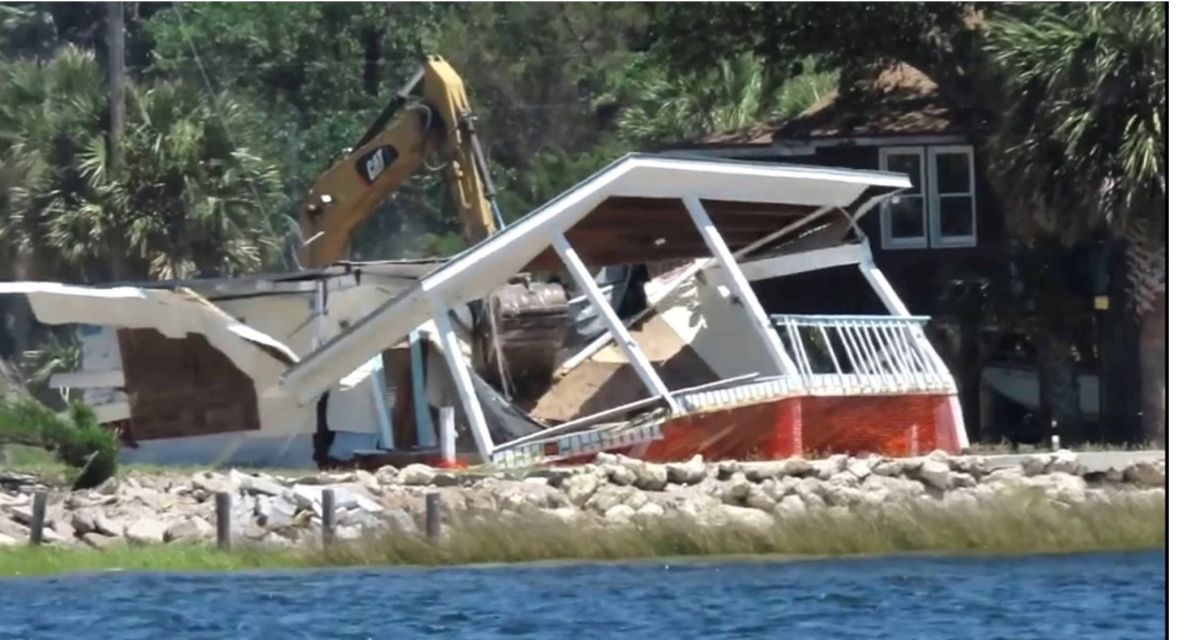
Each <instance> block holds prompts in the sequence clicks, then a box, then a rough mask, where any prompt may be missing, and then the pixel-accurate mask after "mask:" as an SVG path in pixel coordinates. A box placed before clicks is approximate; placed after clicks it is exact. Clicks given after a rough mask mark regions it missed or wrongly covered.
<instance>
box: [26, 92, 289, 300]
mask: <svg viewBox="0 0 1200 640" xmlns="http://www.w3.org/2000/svg"><path fill="white" fill-rule="evenodd" d="M128 112H129V119H128V122H127V125H126V131H125V132H124V136H123V138H122V146H123V147H124V154H123V155H124V157H125V158H126V163H125V166H123V167H121V168H119V169H116V168H114V167H110V166H109V165H108V164H107V157H108V156H107V154H106V153H105V144H104V137H103V136H102V135H100V134H95V135H93V137H92V138H91V140H90V142H89V144H88V146H87V148H86V149H85V150H84V151H83V153H82V154H81V159H80V165H79V166H80V168H81V170H82V172H83V175H84V176H85V177H86V179H87V182H88V187H89V189H88V190H87V197H86V198H85V201H84V202H82V203H81V204H80V205H79V206H77V207H75V208H74V209H72V210H71V211H69V212H68V213H67V214H66V215H62V216H59V217H57V218H55V219H54V220H53V221H51V223H50V225H49V238H50V242H51V244H52V245H53V246H54V247H55V248H56V249H57V250H58V251H59V252H61V254H62V255H63V256H65V257H67V258H68V259H70V260H72V261H73V262H75V263H79V264H87V263H90V262H92V261H102V260H103V259H104V258H106V257H107V258H108V260H109V262H110V264H112V265H113V266H114V270H115V269H117V268H119V267H120V266H122V263H121V262H120V261H119V260H114V258H116V257H117V256H124V257H126V262H125V263H124V265H123V266H124V267H125V268H126V269H128V273H126V274H118V273H115V272H114V273H113V276H114V277H124V276H127V275H139V276H141V275H143V274H144V275H148V276H150V277H152V278H159V279H172V278H188V277H193V276H197V275H207V276H217V275H222V276H228V275H234V274H240V273H246V272H250V271H255V270H259V269H261V268H263V267H264V266H266V265H268V264H270V263H271V262H272V261H274V260H275V259H276V258H277V257H278V256H279V250H280V242H279V238H280V237H281V236H282V226H281V225H280V224H278V223H276V224H272V221H271V219H270V218H269V214H268V211H278V210H279V208H278V205H279V202H280V200H281V199H282V197H283V196H282V193H283V186H282V182H281V180H280V177H279V173H278V171H277V169H276V168H275V166H274V165H272V164H271V163H269V162H267V161H266V160H265V159H263V158H262V157H259V156H258V155H256V154H255V153H254V152H253V151H252V150H251V148H250V147H248V146H244V145H245V144H246V143H247V142H249V143H254V142H256V141H259V140H256V138H258V135H257V133H258V132H256V131H255V130H254V121H253V120H252V118H250V117H249V114H247V113H246V112H245V111H244V110H243V109H242V108H241V107H240V106H239V105H238V103H237V102H236V101H235V100H234V99H232V98H231V97H230V96H228V95H219V96H217V97H216V99H215V100H210V99H208V98H207V97H206V96H205V95H204V94H203V92H201V91H200V90H199V89H198V88H196V87H194V86H192V85H188V84H183V83H178V82H161V83H156V84H153V85H150V86H146V87H139V86H134V87H132V89H131V90H130V92H129V96H128ZM280 222H281V221H280ZM273 227H274V228H277V229H280V233H275V232H273V230H272V228H273ZM97 240H100V241H99V242H97Z"/></svg>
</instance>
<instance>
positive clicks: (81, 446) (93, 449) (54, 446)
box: [0, 396, 118, 489]
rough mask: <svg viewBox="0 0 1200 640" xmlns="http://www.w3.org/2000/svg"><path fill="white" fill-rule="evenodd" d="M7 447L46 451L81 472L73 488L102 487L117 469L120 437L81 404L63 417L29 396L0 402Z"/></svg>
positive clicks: (0, 432) (1, 438)
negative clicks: (35, 448)
mask: <svg viewBox="0 0 1200 640" xmlns="http://www.w3.org/2000/svg"><path fill="white" fill-rule="evenodd" d="M5 445H23V446H28V447H38V448H41V449H45V450H47V451H51V452H53V453H54V454H55V455H56V456H57V458H58V459H59V461H60V462H62V463H63V464H66V465H69V466H72V467H75V468H77V469H80V474H79V476H78V477H77V478H76V479H75V481H74V483H73V486H72V488H73V489H90V488H92V487H96V486H99V485H100V484H101V483H102V482H104V481H105V480H107V479H108V478H111V477H112V476H113V474H115V473H116V470H117V450H118V442H117V437H116V435H115V434H114V433H113V432H112V431H110V430H108V429H105V428H104V427H102V426H100V424H99V423H98V422H97V421H96V414H95V413H94V412H93V411H92V409H91V408H90V407H88V406H87V405H85V404H83V403H80V402H73V403H71V405H70V407H69V408H68V409H67V411H66V413H65V414H62V415H60V414H57V413H55V412H54V411H52V410H50V409H49V408H47V407H46V405H44V404H42V403H40V402H38V401H37V400H34V399H33V398H30V397H27V396H25V397H19V398H15V399H8V400H4V401H3V402H0V447H3V446H5Z"/></svg>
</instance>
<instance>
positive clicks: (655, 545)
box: [0, 496, 1167, 576]
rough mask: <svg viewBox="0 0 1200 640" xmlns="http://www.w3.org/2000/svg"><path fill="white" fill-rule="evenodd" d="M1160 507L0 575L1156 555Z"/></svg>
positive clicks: (148, 562) (522, 523)
mask: <svg viewBox="0 0 1200 640" xmlns="http://www.w3.org/2000/svg"><path fill="white" fill-rule="evenodd" d="M1166 522H1167V520H1166V500H1165V498H1162V497H1158V498H1152V499H1146V498H1140V499H1136V500H1135V499H1123V498H1120V497H1119V496H1117V497H1115V498H1114V500H1112V501H1110V502H1089V503H1084V504H1078V505H1065V504H1062V503H1055V502H1051V501H1048V500H1045V499H1041V498H1038V497H1036V496H1017V497H1011V498H1007V499H1003V500H995V501H989V502H987V503H981V504H980V505H979V506H970V507H945V506H938V505H912V506H904V507H898V506H893V507H892V508H887V509H879V508H864V509H859V510H856V511H851V512H850V513H848V514H847V513H843V514H836V513H834V512H813V513H811V514H809V515H806V516H804V517H801V518H795V519H791V520H786V521H782V520H781V521H778V522H777V524H775V525H774V526H772V527H770V528H766V529H755V528H749V527H740V526H735V525H725V526H719V527H700V526H696V525H695V524H685V523H684V522H683V521H681V520H673V519H663V520H661V521H658V522H656V523H654V524H649V525H646V526H641V527H636V528H633V527H626V528H608V527H605V528H601V527H594V526H580V525H572V524H568V523H565V522H562V521H560V520H555V519H552V518H549V517H546V518H532V519H531V518H526V517H523V516H522V517H519V518H518V517H512V518H504V519H492V520H481V521H475V522H463V523H461V524H460V525H458V526H453V527H449V528H448V529H447V531H446V533H445V535H444V537H443V538H442V539H441V540H440V541H438V542H431V541H429V540H427V539H425V538H424V537H422V536H414V535H407V534H402V533H398V532H386V531H385V532H379V533H370V534H368V535H367V536H365V537H363V538H361V539H358V540H354V541H346V542H338V543H335V544H334V545H331V546H330V547H328V548H322V547H321V546H319V545H303V544H302V545H299V546H296V547H290V548H281V547H270V548H267V547H250V546H241V547H235V548H233V549H231V550H228V551H221V550H218V549H216V548H214V547H212V546H196V545H190V546H189V545H156V546H144V547H138V546H125V545H122V546H115V547H110V548H106V549H87V548H64V547H41V548H34V547H29V546H14V547H7V548H0V575H4V576H17V575H39V574H49V573H60V572H79V571H95V570H112V569H122V570H239V569H258V568H285V567H325V566H328V567H335V566H337V567H345V566H388V565H421V566H438V565H458V564H479V563H497V562H508V563H511V562H533V561H552V560H586V561H596V560H638V559H649V558H659V557H662V558H667V557H689V556H690V557H696V556H736V555H786V556H794V557H831V556H833V557H836V556H862V555H886V554H903V553H938V554H986V555H1002V554H1033V553H1061V552H1085V551H1104V550H1114V551H1115V550H1132V549H1154V548H1163V547H1165V545H1166Z"/></svg>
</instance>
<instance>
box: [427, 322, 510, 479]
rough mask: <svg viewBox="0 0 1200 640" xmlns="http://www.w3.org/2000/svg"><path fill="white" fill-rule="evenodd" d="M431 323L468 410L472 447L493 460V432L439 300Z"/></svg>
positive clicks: (451, 326) (456, 336) (484, 458)
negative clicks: (473, 439) (473, 444)
mask: <svg viewBox="0 0 1200 640" xmlns="http://www.w3.org/2000/svg"><path fill="white" fill-rule="evenodd" d="M433 323H434V326H436V327H437V333H438V341H439V342H441V343H442V345H441V346H442V352H443V353H444V354H445V356H446V364H447V365H449V367H450V375H451V376H452V377H453V378H454V386H455V388H457V389H458V396H459V400H461V401H462V404H463V408H464V409H466V411H467V424H469V425H470V427H471V435H472V436H473V437H474V438H475V446H476V448H478V449H479V455H480V456H482V457H483V460H484V461H485V462H490V461H491V459H492V451H493V450H494V449H495V448H496V447H495V445H494V444H492V434H491V432H490V431H488V425H487V419H486V418H484V415H483V406H482V405H480V404H479V397H478V396H477V395H475V385H474V384H473V383H472V382H471V374H470V372H469V371H468V370H467V366H468V365H467V359H466V358H465V357H463V353H462V346H461V345H459V344H458V335H457V334H455V333H454V327H453V325H451V324H450V314H449V312H448V311H447V310H446V307H445V306H443V305H442V304H440V303H437V304H436V305H435V309H434V314H433Z"/></svg>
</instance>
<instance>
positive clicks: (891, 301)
mask: <svg viewBox="0 0 1200 640" xmlns="http://www.w3.org/2000/svg"><path fill="white" fill-rule="evenodd" d="M858 270H859V271H861V272H862V274H863V276H864V277H865V278H866V279H867V283H868V284H870V285H871V289H872V290H874V291H875V295H877V296H879V300H880V301H881V302H883V306H885V307H887V310H888V313H890V314H892V315H894V316H901V317H904V318H907V317H908V307H906V306H904V301H903V300H901V299H900V296H898V295H896V290H895V289H893V288H892V283H890V282H888V281H887V278H885V277H883V272H882V271H880V270H879V267H877V266H875V261H874V260H871V259H870V258H865V259H863V260H860V261H859V263H858Z"/></svg>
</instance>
